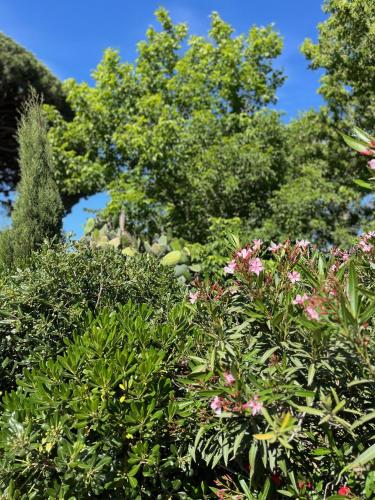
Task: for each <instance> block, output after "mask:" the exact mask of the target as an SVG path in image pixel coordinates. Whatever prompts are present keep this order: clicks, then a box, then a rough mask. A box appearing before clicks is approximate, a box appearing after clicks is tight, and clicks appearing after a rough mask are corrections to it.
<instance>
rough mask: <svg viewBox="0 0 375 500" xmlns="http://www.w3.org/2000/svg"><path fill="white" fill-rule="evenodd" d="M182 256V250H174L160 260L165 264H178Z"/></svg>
mask: <svg viewBox="0 0 375 500" xmlns="http://www.w3.org/2000/svg"><path fill="white" fill-rule="evenodd" d="M181 257H182V252H180V250H172V252H169V253H167V255H164V257H163V258H162V259H161V260H160V263H161V264H162V265H163V266H176V265H177V264H178V263H179V262H180V259H181Z"/></svg>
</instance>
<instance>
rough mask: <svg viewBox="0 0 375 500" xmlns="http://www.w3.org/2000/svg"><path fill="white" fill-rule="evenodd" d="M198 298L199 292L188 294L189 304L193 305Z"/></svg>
mask: <svg viewBox="0 0 375 500" xmlns="http://www.w3.org/2000/svg"><path fill="white" fill-rule="evenodd" d="M198 298H199V292H190V293H189V302H190V303H191V304H195V302H196V301H197V300H198Z"/></svg>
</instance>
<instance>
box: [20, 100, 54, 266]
mask: <svg viewBox="0 0 375 500" xmlns="http://www.w3.org/2000/svg"><path fill="white" fill-rule="evenodd" d="M17 138H18V143H19V163H20V169H21V180H20V182H19V184H18V189H17V191H18V196H17V199H16V201H15V205H14V210H13V214H12V223H13V224H12V235H11V241H12V247H13V261H14V264H16V265H22V264H23V263H24V262H25V261H27V259H28V258H29V257H30V255H31V252H32V251H33V250H37V249H38V248H39V247H40V246H41V244H42V243H43V241H44V240H45V239H53V238H55V239H56V238H58V239H60V237H61V230H62V216H63V205H62V201H61V198H60V194H59V191H58V188H57V185H56V182H55V180H54V178H53V162H52V155H51V149H50V145H49V142H48V138H47V123H46V118H45V116H44V114H43V110H42V106H41V101H40V99H39V98H38V97H37V95H36V93H35V92H33V93H32V94H31V97H30V99H29V100H28V101H27V102H26V104H25V105H24V108H23V114H22V117H21V120H20V123H19V127H18V132H17Z"/></svg>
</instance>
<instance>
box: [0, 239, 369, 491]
mask: <svg viewBox="0 0 375 500" xmlns="http://www.w3.org/2000/svg"><path fill="white" fill-rule="evenodd" d="M374 237H375V234H374V233H372V234H370V235H364V236H363V237H362V238H361V240H360V242H359V244H358V245H356V247H355V248H353V249H351V250H350V251H349V252H344V251H341V250H339V249H333V250H332V253H331V254H330V255H324V254H322V253H321V252H318V251H317V250H315V249H314V248H313V247H312V246H311V245H309V243H308V242H306V241H300V242H297V244H296V245H292V244H291V243H290V242H289V241H286V242H285V243H284V244H279V245H275V244H273V245H271V247H270V248H269V249H264V245H262V242H260V241H254V242H253V243H252V244H251V245H247V246H246V247H245V248H243V249H241V250H236V251H235V253H234V255H233V260H232V261H231V262H230V263H229V264H228V265H227V266H226V267H225V271H226V273H227V275H228V276H229V279H227V280H226V282H224V283H222V284H218V283H214V284H209V283H208V282H207V281H206V282H204V283H201V284H199V285H198V286H197V288H196V290H195V291H193V290H192V291H191V293H190V302H191V303H193V304H195V305H194V306H191V305H190V306H189V305H186V304H180V305H177V306H175V307H174V308H170V304H171V300H169V302H168V305H167V306H166V307H162V308H160V302H159V303H158V300H165V295H166V288H164V294H163V295H162V298H160V296H159V295H156V296H157V297H159V299H158V300H156V301H155V302H156V303H158V305H157V306H156V308H154V309H151V308H149V307H147V306H145V305H143V306H139V305H134V304H130V303H129V304H127V305H125V306H123V307H121V308H119V309H118V311H112V312H110V310H108V311H104V312H103V311H102V313H101V314H100V315H99V317H98V318H97V319H96V320H93V319H92V317H91V319H90V322H89V323H87V324H86V331H85V333H84V334H80V333H79V332H77V333H76V334H75V335H74V336H73V339H72V340H71V341H69V342H68V343H67V344H68V347H67V349H66V351H65V353H64V355H62V356H59V357H57V359H56V360H55V361H53V360H49V361H42V362H40V364H39V367H38V368H37V369H34V370H33V371H31V372H30V371H25V372H24V376H23V378H22V379H19V381H18V386H19V387H18V389H17V390H16V391H13V392H11V393H10V394H6V395H5V396H4V398H3V410H4V411H3V415H2V418H1V423H0V449H1V451H2V460H1V465H0V485H1V488H2V490H3V491H5V492H6V494H7V495H8V496H9V497H10V498H39V497H40V495H42V494H44V495H45V494H46V493H45V492H47V494H48V495H49V497H50V498H71V497H74V498H77V499H81V498H82V499H83V498H88V497H94V498H129V499H131V498H160V499H162V498H181V499H185V498H212V497H214V496H216V497H218V498H221V499H228V500H229V499H233V498H237V499H243V500H244V499H245V498H254V499H256V498H258V499H261V498H262V499H264V500H266V499H268V500H271V499H272V500H273V499H277V498H282V497H283V496H287V497H290V498H299V499H316V500H318V499H320V498H323V497H325V498H328V497H329V495H333V496H332V498H335V497H334V494H335V493H338V492H340V494H343V493H345V494H346V493H348V492H349V494H351V495H352V497H353V498H356V496H357V498H358V497H360V498H373V496H374V493H375V488H374V476H375V470H374V460H373V459H374V456H375V446H374V445H372V446H371V444H372V440H373V436H374V431H375V413H374V410H373V401H374V398H373V384H374V381H375V368H374V359H375V342H374V335H373V333H374V326H375V325H374V319H373V318H374V312H375V293H374V290H373V287H374V282H375V280H374V266H373V262H372V260H373V256H374V253H375V247H374V243H375V241H374ZM84 248H86V251H90V250H89V249H88V248H87V247H84ZM67 255H68V254H67ZM101 255H104V256H108V255H112V253H109V254H107V253H103V254H101ZM116 255H117V256H118V257H116V258H123V257H122V256H121V255H120V254H119V253H117V254H116ZM103 258H104V257H103ZM140 259H141V260H142V261H143V259H144V258H140ZM146 259H147V258H146ZM125 262H126V263H128V264H130V263H131V262H132V263H133V264H134V266H136V265H138V264H136V263H137V260H131V259H130V260H125ZM150 262H152V263H153V265H155V261H154V260H150ZM137 269H142V268H141V267H140V266H139V265H138V267H137ZM232 275H233V278H234V279H231V276H232ZM159 293H160V291H159ZM180 297H181V295H180ZM174 298H175V299H176V298H178V294H175V295H174ZM167 310H168V311H169V312H167ZM161 317H162V318H163V322H161V321H160V318H161ZM350 492H351V493H350Z"/></svg>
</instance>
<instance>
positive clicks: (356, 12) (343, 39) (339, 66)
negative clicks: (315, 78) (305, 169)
mask: <svg viewBox="0 0 375 500" xmlns="http://www.w3.org/2000/svg"><path fill="white" fill-rule="evenodd" d="M324 11H325V12H326V13H327V14H328V17H327V19H326V20H325V21H324V22H323V23H321V24H319V26H318V29H319V36H318V43H317V44H314V43H313V42H312V41H311V40H310V39H308V40H306V41H305V42H304V44H303V46H302V51H303V53H304V54H305V55H306V57H307V58H308V59H309V60H310V61H311V63H310V66H311V68H313V69H318V68H322V69H324V71H325V74H324V76H323V77H322V78H321V87H320V93H321V94H322V95H323V97H324V98H325V100H326V101H327V103H328V106H329V108H330V110H331V111H332V112H333V113H334V114H335V116H336V117H337V118H338V117H340V116H342V115H347V116H348V117H349V119H350V121H351V122H352V123H354V117H356V118H355V121H356V123H358V124H359V126H361V127H364V128H368V127H371V126H372V125H373V119H374V112H375V97H374V87H375V64H374V50H373V47H374V43H375V31H374V18H375V4H374V2H373V1H372V0H325V2H324Z"/></svg>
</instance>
